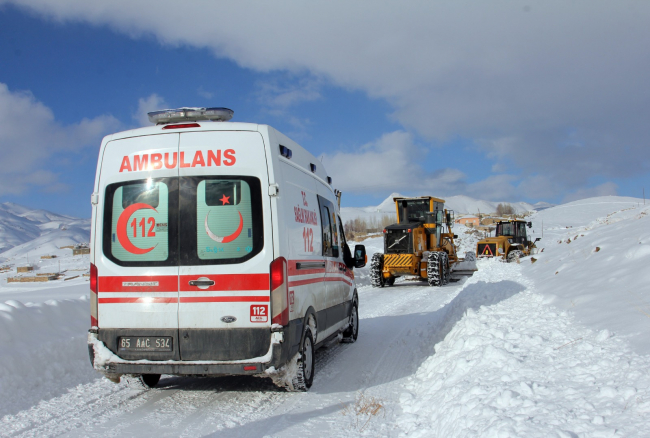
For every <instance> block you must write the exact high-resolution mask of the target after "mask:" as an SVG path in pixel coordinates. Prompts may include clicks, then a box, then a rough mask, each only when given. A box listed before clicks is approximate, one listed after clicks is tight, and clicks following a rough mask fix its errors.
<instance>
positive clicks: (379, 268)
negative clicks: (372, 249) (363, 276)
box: [370, 252, 386, 287]
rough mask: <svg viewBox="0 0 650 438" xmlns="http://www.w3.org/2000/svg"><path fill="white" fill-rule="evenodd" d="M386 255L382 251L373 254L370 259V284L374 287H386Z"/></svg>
mask: <svg viewBox="0 0 650 438" xmlns="http://www.w3.org/2000/svg"><path fill="white" fill-rule="evenodd" d="M385 283H386V282H385V280H384V255H383V254H382V253H380V252H378V253H375V254H373V255H372V259H371V260H370V284H371V285H372V287H384V284H385Z"/></svg>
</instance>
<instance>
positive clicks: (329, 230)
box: [318, 196, 339, 257]
mask: <svg viewBox="0 0 650 438" xmlns="http://www.w3.org/2000/svg"><path fill="white" fill-rule="evenodd" d="M318 204H319V205H320V218H321V227H322V230H323V255H324V256H325V257H338V256H339V242H338V232H337V230H336V213H335V211H334V205H333V204H332V203H331V202H330V201H328V200H327V199H325V198H323V197H321V196H318Z"/></svg>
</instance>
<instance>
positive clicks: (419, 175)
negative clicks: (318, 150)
mask: <svg viewBox="0 0 650 438" xmlns="http://www.w3.org/2000/svg"><path fill="white" fill-rule="evenodd" d="M424 154H426V150H425V149H424V148H422V147H420V146H417V145H416V144H415V143H414V142H413V136H412V135H411V134H409V133H407V132H404V131H395V132H391V133H388V134H384V135H383V136H381V138H379V139H378V140H376V141H374V142H371V143H368V144H365V145H363V146H361V147H360V148H358V149H356V150H354V151H338V152H336V153H334V154H323V156H322V162H323V164H324V165H325V168H326V169H327V171H328V172H329V173H330V176H331V177H332V178H333V179H334V185H335V186H336V187H337V188H338V189H340V190H342V191H349V192H355V193H377V192H380V193H381V192H383V191H388V192H401V193H405V194H406V193H413V192H420V191H427V192H429V191H431V190H433V189H435V193H437V194H440V196H442V195H444V194H446V193H450V191H453V192H457V191H458V190H462V186H464V178H465V174H464V173H463V172H461V171H460V170H457V169H446V168H442V169H437V170H435V171H433V172H427V171H425V170H424V169H423V168H422V166H421V165H420V164H418V161H419V160H414V157H422V156H423V155H424Z"/></svg>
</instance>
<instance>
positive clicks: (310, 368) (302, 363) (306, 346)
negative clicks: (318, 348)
mask: <svg viewBox="0 0 650 438" xmlns="http://www.w3.org/2000/svg"><path fill="white" fill-rule="evenodd" d="M314 363H315V361H314V338H313V337H312V335H311V329H310V328H309V327H307V328H306V329H305V332H304V333H303V335H302V342H301V343H300V356H299V358H298V361H297V365H298V369H297V370H296V375H295V376H293V378H292V379H291V386H292V388H290V390H292V391H301V392H304V391H307V390H308V389H309V388H311V384H312V383H313V382H314Z"/></svg>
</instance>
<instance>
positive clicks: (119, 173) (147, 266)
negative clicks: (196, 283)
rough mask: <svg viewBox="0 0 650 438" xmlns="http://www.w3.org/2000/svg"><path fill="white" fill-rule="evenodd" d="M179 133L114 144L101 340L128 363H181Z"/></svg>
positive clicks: (103, 183) (101, 210)
mask: <svg viewBox="0 0 650 438" xmlns="http://www.w3.org/2000/svg"><path fill="white" fill-rule="evenodd" d="M178 144H179V134H178V133H169V134H159V135H149V136H140V137H132V138H125V139H118V140H113V141H110V142H108V143H107V144H106V146H105V148H104V153H103V156H102V157H101V165H100V169H99V171H100V176H99V187H98V189H99V190H98V191H99V198H100V203H99V207H98V211H97V215H96V223H95V230H96V232H95V242H94V248H95V265H96V267H97V274H98V296H97V302H98V304H97V319H98V321H97V325H98V326H99V328H100V330H99V338H100V340H102V341H103V342H104V343H105V344H106V345H107V347H108V348H110V349H111V350H113V351H114V352H115V353H117V354H118V355H119V356H121V357H122V358H124V359H133V360H137V359H151V360H170V359H176V360H178V359H180V354H179V349H178V297H179V292H178V273H179V272H178V271H179V267H178V266H179V253H178V247H179V245H178V237H179V232H178V201H179V190H178V184H179V180H178V164H177V162H178V158H179V157H178Z"/></svg>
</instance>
